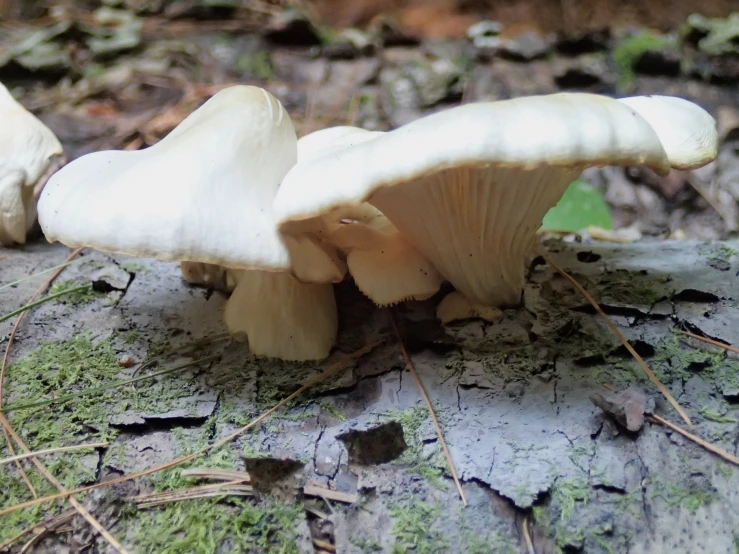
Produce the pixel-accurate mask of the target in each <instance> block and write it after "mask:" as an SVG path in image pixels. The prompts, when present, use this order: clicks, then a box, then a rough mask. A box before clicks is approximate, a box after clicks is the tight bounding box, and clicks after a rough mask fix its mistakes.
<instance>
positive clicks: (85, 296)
mask: <svg viewBox="0 0 739 554" xmlns="http://www.w3.org/2000/svg"><path fill="white" fill-rule="evenodd" d="M84 284H85V283H84V282H81V281H72V280H70V281H61V282H59V283H55V284H53V285H52V286H51V288H50V289H49V295H52V294H59V293H60V292H65V291H68V290H69V289H73V288H76V287H80V286H82V285H84ZM98 298H105V294H104V293H102V292H98V291H96V290H93V289H92V287H90V288H89V289H84V290H77V291H74V292H70V293H69V294H65V295H64V296H60V297H59V298H57V299H56V300H55V302H57V303H59V304H71V305H73V306H78V305H80V304H89V303H90V302H92V301H93V300H97V299H98Z"/></svg>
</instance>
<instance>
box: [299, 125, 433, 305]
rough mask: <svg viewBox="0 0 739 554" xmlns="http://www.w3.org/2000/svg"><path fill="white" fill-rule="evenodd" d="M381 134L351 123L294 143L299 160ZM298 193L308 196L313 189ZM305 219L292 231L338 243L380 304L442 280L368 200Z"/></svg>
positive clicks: (414, 295)
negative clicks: (321, 215) (352, 125)
mask: <svg viewBox="0 0 739 554" xmlns="http://www.w3.org/2000/svg"><path fill="white" fill-rule="evenodd" d="M383 134H384V133H383V132H379V131H367V130H365V129H360V128H358V127H350V126H340V127H331V128H328V129H322V130H320V131H315V132H313V133H311V134H309V135H306V136H304V137H303V138H301V139H300V140H299V141H298V164H303V163H310V162H311V161H313V160H315V159H319V158H321V157H325V156H331V155H332V153H333V152H337V151H341V150H342V149H344V148H346V147H348V146H355V145H358V144H361V143H364V142H367V141H369V140H372V139H374V138H376V137H379V136H381V135H383ZM301 192H302V193H303V194H306V195H310V194H311V189H310V188H309V187H306V188H304V189H303V190H302V191H301ZM305 223H306V224H305V225H302V226H301V224H300V223H298V224H296V225H295V226H293V227H292V229H291V232H292V233H293V234H296V235H299V236H313V237H314V238H315V240H316V241H319V242H322V243H323V244H329V245H331V246H335V247H338V248H339V249H340V250H341V251H342V252H343V253H344V254H345V255H346V262H347V266H348V269H349V273H350V274H351V275H352V277H353V278H354V282H355V283H356V285H357V287H358V288H359V289H360V290H361V291H362V292H363V293H364V294H365V295H366V296H367V297H369V298H370V299H371V300H372V301H373V302H374V303H375V304H377V305H378V306H389V305H392V304H397V303H398V302H401V301H403V300H410V299H414V300H424V299H426V298H430V297H431V296H433V295H434V294H435V293H436V292H437V291H438V290H439V287H440V286H441V284H442V282H443V279H442V277H441V276H440V275H439V273H438V272H437V271H436V269H435V268H434V266H433V265H432V264H431V262H430V261H429V260H427V259H426V258H424V257H423V256H422V255H421V254H420V253H419V252H418V251H417V250H416V249H415V248H414V247H413V246H411V244H410V243H409V242H408V241H407V240H405V238H403V236H402V234H401V233H400V232H399V231H398V230H397V229H396V228H395V226H394V225H393V224H392V223H390V221H389V220H388V219H387V218H386V217H385V216H384V215H383V214H382V213H381V212H380V211H379V210H377V208H375V207H373V206H372V205H370V204H368V203H360V204H356V205H347V206H344V207H342V208H340V209H337V210H334V211H332V212H331V213H329V214H326V215H325V216H324V217H320V218H314V219H311V220H309V221H307V222H305Z"/></svg>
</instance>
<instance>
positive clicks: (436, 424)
mask: <svg viewBox="0 0 739 554" xmlns="http://www.w3.org/2000/svg"><path fill="white" fill-rule="evenodd" d="M390 323H392V326H393V331H395V336H396V337H397V338H398V343H400V350H401V351H402V353H403V358H404V359H405V365H407V366H408V371H410V373H411V375H412V376H413V380H414V381H415V382H416V385H418V390H419V391H420V393H421V396H422V397H423V401H424V402H426V407H427V408H428V410H429V414H430V415H431V421H433V422H434V429H436V436H437V437H439V442H440V443H441V448H442V449H443V450H444V456H445V457H446V461H447V464H449V471H450V472H451V474H452V478H453V479H454V484H455V485H457V490H458V491H459V497H460V498H461V499H462V504H464V505H465V506H467V498H466V497H465V495H464V491H463V490H462V483H460V482H459V477H457V470H456V469H454V462H453V461H452V454H451V452H449V447H448V446H447V445H446V441H445V440H444V433H442V431H441V426H440V425H439V420H438V419H436V413H435V412H434V407H433V406H432V405H431V400H429V397H428V394H426V389H424V388H423V383H422V382H421V378H420V377H419V376H418V373H417V372H416V368H415V367H414V366H413V362H412V361H411V357H410V356H409V355H408V351H407V350H406V349H405V345H404V344H403V339H402V338H401V336H400V331H399V330H398V325H397V323H395V318H394V317H393V314H392V313H390Z"/></svg>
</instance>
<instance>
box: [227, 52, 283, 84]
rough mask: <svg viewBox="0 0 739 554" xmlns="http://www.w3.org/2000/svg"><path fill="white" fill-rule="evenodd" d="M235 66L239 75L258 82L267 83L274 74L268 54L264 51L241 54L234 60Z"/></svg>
mask: <svg viewBox="0 0 739 554" xmlns="http://www.w3.org/2000/svg"><path fill="white" fill-rule="evenodd" d="M235 65H236V69H237V70H239V71H240V72H241V73H243V74H245V75H247V76H249V77H251V78H253V79H257V80H259V81H268V80H270V79H272V78H273V77H274V74H275V72H274V69H273V67H272V61H271V60H270V57H269V52H266V51H260V52H252V53H249V54H242V55H241V56H239V57H238V58H237V59H236V64H235Z"/></svg>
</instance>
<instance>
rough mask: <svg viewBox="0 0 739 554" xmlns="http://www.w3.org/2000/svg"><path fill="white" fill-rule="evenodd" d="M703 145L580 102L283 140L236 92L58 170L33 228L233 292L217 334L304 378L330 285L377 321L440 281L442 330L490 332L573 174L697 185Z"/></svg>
mask: <svg viewBox="0 0 739 554" xmlns="http://www.w3.org/2000/svg"><path fill="white" fill-rule="evenodd" d="M717 142H718V138H717V132H716V122H715V121H714V119H713V118H712V117H711V116H710V115H709V114H708V113H707V112H706V111H704V110H703V109H702V108H700V107H698V106H697V105H695V104H693V103H691V102H688V101H686V100H682V99H679V98H674V97H664V96H640V97H632V98H626V99H621V100H615V99H612V98H608V97H603V96H598V95H593V94H582V93H564V94H552V95H544V96H532V97H523V98H516V99H512V100H504V101H498V102H484V103H473V104H466V105H462V106H459V107H454V108H451V109H448V110H445V111H441V112H438V113H434V114H432V115H429V116H427V117H423V118H421V119H418V120H416V121H414V122H412V123H410V124H407V125H404V126H403V127H400V128H398V129H396V130H394V131H390V132H373V131H367V130H364V129H360V128H356V127H347V126H340V127H332V128H327V129H323V130H320V131H317V132H314V133H311V134H309V135H307V136H305V137H303V138H301V139H300V140H298V139H297V136H296V133H295V129H294V127H293V124H292V122H291V120H290V117H289V115H288V114H287V113H286V111H285V109H284V108H283V107H282V105H281V104H280V103H279V101H278V100H277V99H276V98H275V97H273V96H272V95H271V94H269V93H268V92H267V91H265V90H263V89H261V88H257V87H253V86H235V87H231V88H228V89H225V90H222V91H221V92H219V93H217V94H216V95H215V96H213V97H212V98H211V99H210V100H208V101H207V102H206V103H205V104H203V105H202V106H201V107H200V108H199V109H198V110H196V111H195V112H193V113H192V114H191V115H190V116H189V117H188V118H186V119H185V120H184V121H183V122H182V123H181V124H180V125H179V126H178V127H177V128H175V129H174V130H173V131H172V132H171V133H170V134H169V135H168V136H167V137H166V138H164V139H163V140H162V141H161V142H159V143H158V144H156V145H154V146H152V147H150V148H147V149H145V150H140V151H134V152H124V151H103V152H96V153H92V154H88V155H86V156H83V157H81V158H79V159H77V160H75V161H73V162H72V163H70V164H69V165H67V166H65V167H64V168H63V169H61V170H60V171H58V172H57V173H56V174H55V175H54V176H53V177H52V178H51V179H50V180H49V181H48V183H47V184H46V187H45V188H44V190H43V192H42V194H41V197H40V199H39V203H38V214H39V222H40V224H41V228H42V230H43V232H44V234H45V235H46V237H47V239H48V240H49V241H52V242H53V241H60V242H62V243H64V244H66V245H68V246H71V247H81V246H85V247H92V248H95V249H98V250H102V251H106V252H117V253H124V254H130V255H134V256H141V257H153V258H158V259H161V260H170V261H180V262H181V265H182V271H183V275H184V276H185V278H186V279H187V280H188V281H190V282H196V283H203V284H208V285H210V286H217V287H220V288H224V289H226V290H228V291H229V292H231V297H230V299H229V300H228V302H227V304H226V308H225V322H226V325H227V326H228V329H229V331H230V332H231V333H232V334H234V335H236V336H239V335H246V337H247V338H248V341H249V347H250V350H251V351H252V352H253V353H254V354H257V355H263V356H269V357H276V358H281V359H285V360H315V359H321V358H324V357H326V356H328V354H329V352H330V351H331V349H332V347H333V345H334V343H335V341H336V336H337V329H338V318H337V309H336V301H335V298H334V291H333V283H338V282H340V281H342V280H343V279H344V278H345V276H346V274H347V273H349V274H350V275H351V277H352V278H353V279H354V282H355V283H356V285H357V286H358V288H359V289H360V290H361V291H362V292H363V293H364V294H365V295H366V296H367V297H369V298H370V299H371V300H372V301H373V302H375V303H376V304H377V305H379V306H385V305H392V304H395V303H398V302H402V301H405V300H422V299H428V298H430V297H432V296H433V295H434V294H435V293H436V292H437V291H438V290H439V288H440V286H441V285H442V283H444V282H445V281H448V282H449V283H451V285H453V287H454V289H455V292H452V293H451V294H449V295H448V296H446V297H445V298H444V299H443V300H442V301H441V303H440V304H439V306H438V308H437V315H438V317H439V318H440V319H441V320H442V321H443V322H444V323H449V322H451V321H454V320H459V319H467V318H472V317H479V318H483V319H488V320H492V319H494V318H495V317H496V315H498V314H499V313H500V312H499V308H500V307H505V306H512V305H515V304H517V303H518V302H519V300H520V297H521V293H522V290H523V286H524V263H525V257H526V256H527V254H528V253H529V252H530V250H531V249H532V247H533V244H534V241H535V236H536V232H537V230H538V229H539V227H540V226H541V222H542V218H543V217H544V215H545V214H546V213H547V211H548V210H549V209H550V208H551V207H552V206H554V205H555V204H556V203H557V202H558V200H559V199H560V198H561V196H562V194H563V193H564V191H565V189H566V188H567V187H568V185H569V184H570V183H571V182H572V181H573V180H575V179H576V178H577V176H578V175H579V174H580V173H581V172H582V170H583V169H585V168H587V167H590V166H603V165H645V166H647V167H650V168H652V169H653V170H654V171H656V172H657V173H660V174H666V173H667V172H669V171H670V169H671V168H676V169H683V170H684V169H692V168H697V167H700V166H702V165H705V164H707V163H709V162H710V161H712V160H713V159H714V158H715V157H716V155H717Z"/></svg>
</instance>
